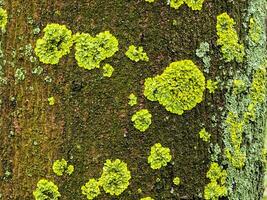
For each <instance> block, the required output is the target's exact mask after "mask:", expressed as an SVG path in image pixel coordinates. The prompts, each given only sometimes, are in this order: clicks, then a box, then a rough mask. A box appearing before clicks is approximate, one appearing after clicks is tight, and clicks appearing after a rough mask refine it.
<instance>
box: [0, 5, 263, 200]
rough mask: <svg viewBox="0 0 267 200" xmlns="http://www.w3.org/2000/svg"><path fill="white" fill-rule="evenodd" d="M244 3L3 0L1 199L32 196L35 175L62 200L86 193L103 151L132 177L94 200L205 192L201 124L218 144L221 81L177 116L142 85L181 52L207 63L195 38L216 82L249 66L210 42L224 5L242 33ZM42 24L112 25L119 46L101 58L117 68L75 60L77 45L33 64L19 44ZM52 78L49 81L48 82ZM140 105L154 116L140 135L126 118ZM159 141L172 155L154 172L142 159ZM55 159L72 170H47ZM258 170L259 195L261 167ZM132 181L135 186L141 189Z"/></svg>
mask: <svg viewBox="0 0 267 200" xmlns="http://www.w3.org/2000/svg"><path fill="white" fill-rule="evenodd" d="M248 6H249V3H248V1H246V0H240V1H231V0H206V1H205V3H204V5H203V9H202V10H201V11H192V10H191V9H190V8H188V7H187V6H182V7H180V8H179V9H178V10H175V9H171V8H170V7H169V6H168V5H166V3H165V1H157V2H155V3H153V4H150V3H147V2H145V1H144V0H137V1H133V0H132V1H125V0H64V1H63V0H53V1H52V0H6V1H4V8H5V9H6V10H7V11H8V14H9V20H8V25H7V28H6V29H7V30H6V32H5V33H1V34H0V38H1V41H2V50H3V53H4V58H3V61H5V62H3V63H5V64H3V63H2V65H3V71H4V76H5V77H6V78H7V80H8V81H7V84H6V85H1V86H0V98H1V102H2V103H1V107H0V141H1V142H0V194H1V195H2V199H4V200H6V199H7V200H9V199H10V200H11V199H12V200H13V199H25V200H28V199H33V195H32V191H33V190H34V189H35V188H36V183H37V182H38V180H39V179H40V178H47V179H49V180H52V181H54V183H56V184H57V185H58V186H59V191H60V193H61V195H62V198H61V199H75V200H78V199H85V198H84V196H83V195H82V194H81V186H82V185H84V184H85V183H86V182H87V181H88V179H89V178H98V177H99V176H100V174H101V171H102V167H103V164H104V163H105V160H106V159H116V158H119V159H121V160H123V161H124V162H126V163H127V165H128V168H129V170H130V171H131V175H132V179H131V182H130V185H129V187H128V189H127V190H126V191H125V192H123V194H122V195H120V196H119V197H116V198H114V197H111V196H109V195H106V194H105V193H104V192H102V193H101V196H99V197H98V198H97V199H103V200H104V199H125V200H126V199H139V198H141V197H144V196H151V197H154V198H155V199H163V200H167V199H203V197H202V195H201V194H203V190H204V186H205V185H206V184H207V183H208V182H209V180H208V179H207V178H206V172H207V170H208V168H209V165H210V153H209V150H210V144H209V143H206V142H204V141H202V140H201V139H200V138H199V135H198V132H199V131H200V130H201V129H202V128H204V127H205V129H206V130H207V131H208V132H209V133H211V143H213V144H214V145H215V144H218V145H219V146H220V147H221V148H222V149H223V148H224V143H223V134H224V131H223V130H222V127H223V126H222V123H223V121H224V119H223V117H224V113H225V104H226V103H227V100H226V98H225V93H226V90H225V89H224V87H223V86H222V87H220V88H221V89H218V90H216V92H215V93H214V94H210V93H209V92H208V90H206V91H205V94H204V99H203V101H202V102H201V103H200V104H198V105H197V106H196V107H195V108H193V109H192V110H190V111H186V112H185V113H184V114H183V115H175V114H171V113H170V112H168V111H166V110H165V109H164V107H162V106H161V105H159V104H158V102H151V101H149V100H147V99H146V98H145V97H144V95H143V89H144V88H143V83H144V80H145V78H147V77H153V76H155V75H158V74H161V73H162V72H163V70H164V69H165V68H166V67H167V66H168V65H169V64H170V63H171V62H173V61H178V60H184V59H190V60H192V61H193V62H194V63H195V64H196V65H198V67H199V69H200V70H201V71H204V67H203V63H202V60H201V59H199V58H198V57H197V56H196V54H195V51H196V49H197V48H198V47H199V44H200V43H201V42H208V43H209V44H210V48H211V51H210V55H211V58H212V59H211V68H210V72H209V73H204V75H205V78H206V79H212V80H215V78H219V80H220V82H222V83H223V82H224V81H226V80H228V79H231V78H232V77H233V75H232V74H231V73H235V72H236V71H237V70H238V69H240V68H242V67H243V68H245V67H246V65H242V64H237V63H235V62H231V63H225V62H224V60H223V59H222V55H221V53H220V48H219V47H218V46H217V45H216V40H217V35H216V16H217V15H219V14H221V13H223V12H227V13H228V14H229V15H230V16H231V17H233V18H234V20H235V21H236V26H235V28H236V30H237V32H238V34H239V37H240V40H241V41H245V37H246V35H247V30H246V29H245V28H243V23H245V21H244V19H245V17H246V15H247V9H248ZM173 20H176V23H175V25H174V23H173ZM48 23H59V24H65V25H66V26H67V27H68V28H69V29H71V30H72V31H73V32H74V33H76V32H88V33H90V34H91V35H96V34H98V33H99V32H102V31H106V30H109V31H110V32H111V33H112V34H113V35H115V36H116V37H117V39H118V40H119V52H117V53H116V54H115V56H113V57H112V58H109V59H106V60H105V61H104V62H103V63H110V64H111V65H112V66H113V67H114V69H115V71H114V73H113V75H112V77H111V78H105V77H103V76H102V72H101V70H99V69H95V70H91V71H88V70H85V69H83V68H80V67H78V66H77V63H76V61H75V58H74V49H73V50H72V52H71V53H70V54H69V55H67V56H64V58H63V59H61V61H60V63H59V64H58V65H44V64H42V63H39V62H38V61H36V62H31V61H30V56H31V55H28V54H27V53H26V54H25V46H26V45H28V44H31V45H32V46H33V47H34V46H35V42H36V40H37V39H38V38H40V37H42V33H41V32H40V33H39V34H37V35H34V34H33V30H34V29H35V28H36V27H39V28H40V30H42V29H43V28H44V27H45V26H46V25H47V24H48ZM131 44H134V45H136V46H143V47H144V50H145V51H146V53H147V54H148V56H149V58H150V61H149V62H138V63H135V62H132V61H131V60H130V59H128V58H127V57H126V56H125V54H124V53H125V52H126V50H127V48H128V46H130V45H131ZM32 56H35V55H34V53H33V52H32ZM37 66H42V67H43V69H44V71H43V73H42V74H40V75H34V74H32V69H33V68H34V67H37ZM220 66H223V67H220ZM17 68H24V69H25V70H26V74H25V77H26V78H25V80H21V81H17V80H16V79H15V76H14V75H15V71H16V69H17ZM227 68H231V69H232V71H231V72H230V71H229V70H227ZM49 78H51V82H50V81H45V79H46V80H47V79H49ZM131 93H135V94H136V95H137V96H138V105H137V106H134V107H131V106H129V105H128V96H129V94H131ZM51 96H53V97H54V98H55V105H53V106H50V105H49V104H48V100H47V99H48V98H49V97H51ZM139 109H149V111H150V112H151V114H152V124H151V126H150V127H149V129H148V130H147V131H145V132H144V133H141V132H139V131H138V130H136V129H135V128H134V127H133V124H132V122H131V116H132V115H133V114H134V113H135V112H136V111H137V110H139ZM257 126H261V127H263V126H264V124H260V123H259V124H257ZM254 130H258V129H257V127H256V128H255V129H254ZM158 142H160V143H161V144H162V145H163V146H166V147H169V148H170V149H171V153H172V162H171V163H170V164H169V165H168V166H167V167H165V168H162V169H161V170H152V169H151V168H150V166H149V165H148V163H147V157H148V156H149V151H150V147H151V146H152V145H154V144H155V143H158ZM262 142H263V141H262ZM61 158H65V159H66V160H68V161H69V163H71V164H73V165H74V166H75V171H74V173H73V175H72V176H64V177H57V176H56V175H55V174H54V173H53V171H52V164H53V162H54V161H55V160H56V159H61ZM221 159H222V158H221ZM261 164H262V163H260V165H261ZM258 172H259V173H262V172H263V168H260V169H259V170H258ZM176 176H178V177H180V179H181V184H180V186H178V187H177V186H175V185H174V184H173V182H172V180H173V178H175V177H176ZM257 176H258V177H257ZM255 177H257V178H255V180H254V181H255V184H256V183H257V184H259V187H258V188H259V191H258V192H259V193H258V194H261V193H262V187H260V185H261V184H262V175H261V174H255ZM158 178H160V181H158V180H159V179H158ZM139 188H141V189H142V193H138V189H139ZM1 195H0V196H1ZM259 198H260V197H259V196H257V199H259ZM0 199H1V198H0Z"/></svg>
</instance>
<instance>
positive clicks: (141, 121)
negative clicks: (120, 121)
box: [132, 109, 152, 132]
mask: <svg viewBox="0 0 267 200" xmlns="http://www.w3.org/2000/svg"><path fill="white" fill-rule="evenodd" d="M151 117H152V115H151V114H150V113H149V111H148V110H147V109H142V110H139V111H137V112H136V113H135V114H134V115H133V116H132V122H134V127H135V128H136V129H138V130H139V131H141V132H144V131H145V130H147V129H148V127H149V126H150V124H151Z"/></svg>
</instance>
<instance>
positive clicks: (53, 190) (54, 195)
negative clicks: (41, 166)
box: [33, 179, 61, 200]
mask: <svg viewBox="0 0 267 200" xmlns="http://www.w3.org/2000/svg"><path fill="white" fill-rule="evenodd" d="M33 196H34V198H35V199H36V200H57V199H58V198H59V197H60V196H61V195H60V193H59V191H58V187H57V186H56V185H55V184H54V183H53V182H52V181H48V180H46V179H41V180H39V181H38V183H37V188H36V190H34V191H33Z"/></svg>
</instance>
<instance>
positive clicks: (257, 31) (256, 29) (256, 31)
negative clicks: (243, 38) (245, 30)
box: [249, 17, 262, 44]
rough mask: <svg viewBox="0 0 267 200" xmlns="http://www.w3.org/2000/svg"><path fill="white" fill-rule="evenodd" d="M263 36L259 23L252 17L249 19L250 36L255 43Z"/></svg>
mask: <svg viewBox="0 0 267 200" xmlns="http://www.w3.org/2000/svg"><path fill="white" fill-rule="evenodd" d="M261 36H262V28H261V27H260V25H259V23H258V22H257V21H256V20H255V19H254V18H253V17H251V18H250V20H249V37H250V38H251V40H252V41H253V42H254V43H256V44H257V43H259V41H260V39H261Z"/></svg>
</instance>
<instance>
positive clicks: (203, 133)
mask: <svg viewBox="0 0 267 200" xmlns="http://www.w3.org/2000/svg"><path fill="white" fill-rule="evenodd" d="M198 134H199V137H200V138H201V139H202V140H203V141H205V142H209V141H210V136H211V135H210V134H209V133H208V132H207V131H206V129H205V128H203V129H201V131H200V132H199V133H198Z"/></svg>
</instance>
